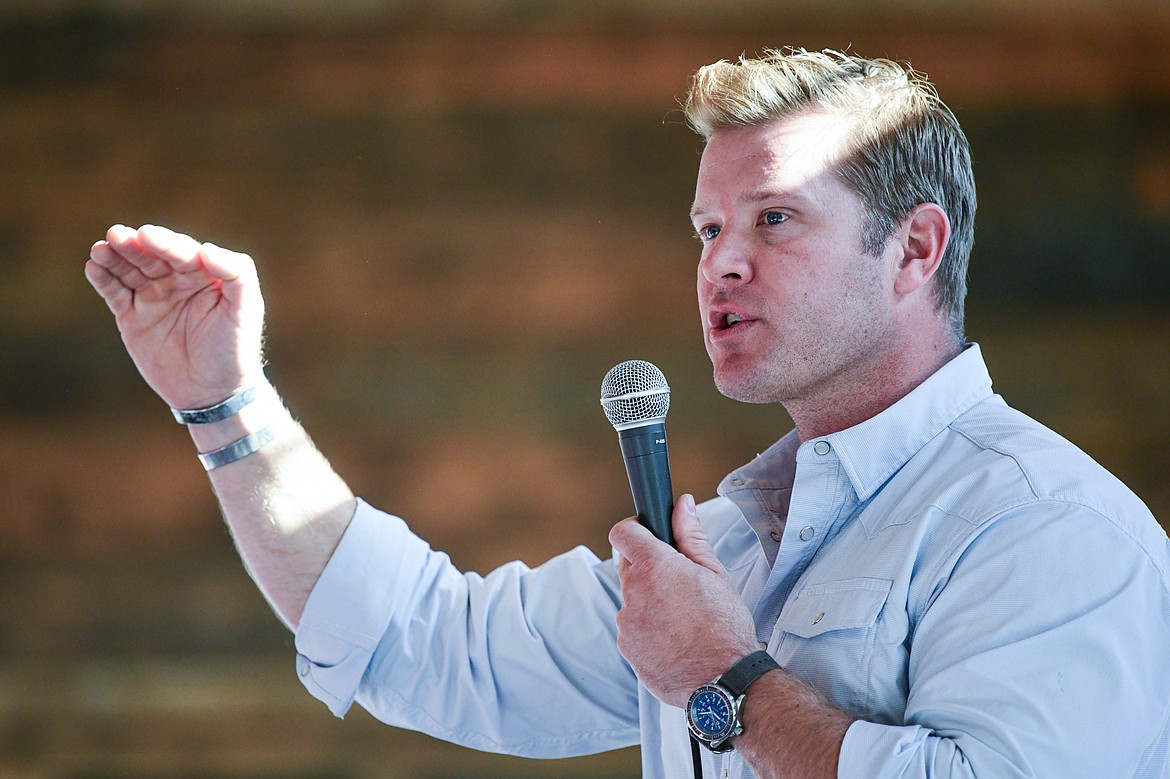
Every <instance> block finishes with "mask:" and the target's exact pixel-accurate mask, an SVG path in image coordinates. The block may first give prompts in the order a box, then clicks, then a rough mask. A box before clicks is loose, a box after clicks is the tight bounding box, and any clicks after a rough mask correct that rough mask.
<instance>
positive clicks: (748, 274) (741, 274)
mask: <svg viewBox="0 0 1170 779" xmlns="http://www.w3.org/2000/svg"><path fill="white" fill-rule="evenodd" d="M699 273H700V274H701V276H702V277H703V278H704V279H706V280H707V281H709V282H710V283H712V284H727V283H729V282H737V281H738V282H744V283H746V282H748V281H751V279H752V250H751V245H750V242H749V241H748V240H747V239H746V238H745V237H743V236H741V235H738V234H736V233H735V232H733V231H731V230H729V229H726V228H725V229H724V230H723V231H722V232H720V233H719V234H718V235H717V236H715V237H714V238H713V239H712V240H711V241H709V242H708V243H707V244H705V245H704V247H703V256H702V257H701V258H700V260H699Z"/></svg>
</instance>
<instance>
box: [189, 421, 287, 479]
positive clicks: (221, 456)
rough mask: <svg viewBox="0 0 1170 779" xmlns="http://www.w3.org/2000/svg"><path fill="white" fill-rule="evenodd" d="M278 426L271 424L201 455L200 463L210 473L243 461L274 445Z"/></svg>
mask: <svg viewBox="0 0 1170 779" xmlns="http://www.w3.org/2000/svg"><path fill="white" fill-rule="evenodd" d="M278 426H279V425H278V424H276V423H274V424H271V425H269V426H268V427H264V428H261V429H259V430H257V431H256V432H255V433H252V434H251V435H246V436H244V437H243V438H241V439H240V440H239V441H236V442H234V443H230V444H228V445H227V446H223V447H220V448H219V449H214V450H212V451H210V452H204V453H201V454H200V455H199V462H201V463H203V468H204V470H208V471H210V470H212V469H214V468H219V467H220V466H223V465H227V464H229V463H234V462H235V461H236V460H242V459H244V458H245V457H247V456H248V455H250V454H253V453H255V452H258V451H260V450H261V449H263V448H264V447H265V446H267V445H268V444H270V443H272V441H274V440H275V439H276V436H277V433H278V432H279V430H278V429H277V428H278Z"/></svg>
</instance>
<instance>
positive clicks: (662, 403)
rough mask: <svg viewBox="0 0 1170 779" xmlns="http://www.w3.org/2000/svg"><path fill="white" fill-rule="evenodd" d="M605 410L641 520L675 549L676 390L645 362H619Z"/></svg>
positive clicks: (605, 391) (604, 385) (606, 390)
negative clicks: (672, 452) (669, 434)
mask: <svg viewBox="0 0 1170 779" xmlns="http://www.w3.org/2000/svg"><path fill="white" fill-rule="evenodd" d="M601 407H602V409H603V410H604V411H605V416H606V419H608V420H609V422H610V424H612V425H613V426H614V429H615V430H617V433H618V441H619V442H620V444H621V448H622V457H623V458H624V459H625V462H626V475H627V476H628V477H629V480H630V491H631V492H632V493H633V496H634V511H635V513H637V515H638V521H639V522H641V523H642V524H643V525H644V526H645V527H647V528H648V529H649V530H650V532H651V533H653V534H654V535H655V536H656V537H657V538H659V539H660V540H662V541H665V542H666V543H668V544H670V545H671V546H674V545H675V542H674V532H673V530H672V529H671V515H672V514H673V512H674V491H673V489H672V488H671V484H670V458H669V456H668V454H667V450H666V412H667V410H668V409H669V408H670V387H669V386H668V385H667V383H666V377H665V376H663V375H662V371H660V370H658V368H657V367H656V366H654V365H653V364H651V363H648V362H646V361H645V360H627V361H625V362H623V363H619V364H618V365H615V366H614V367H613V368H612V369H610V371H609V373H607V374H606V375H605V379H604V380H603V381H602V382H601Z"/></svg>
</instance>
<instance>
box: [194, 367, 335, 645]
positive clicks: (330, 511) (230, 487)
mask: <svg viewBox="0 0 1170 779" xmlns="http://www.w3.org/2000/svg"><path fill="white" fill-rule="evenodd" d="M268 425H274V426H275V428H274V429H275V430H276V431H277V435H276V438H275V439H274V440H273V441H271V442H270V443H268V444H267V445H265V446H264V447H263V448H261V449H260V450H259V451H257V452H255V453H253V454H250V455H248V456H247V457H244V458H242V459H240V460H237V461H236V462H233V463H229V464H227V465H223V466H221V467H218V468H215V469H213V470H211V471H210V472H209V473H208V475H209V476H210V478H211V484H212V487H213V489H214V490H215V494H216V497H217V498H218V500H219V503H220V506H221V508H222V510H223V514H224V518H225V520H226V521H227V524H228V527H229V529H230V530H231V533H232V537H233V538H234V539H235V542H236V546H237V547H238V549H239V551H240V556H241V557H242V558H243V560H244V564H245V566H246V567H247V569H248V572H249V574H250V575H251V576H252V578H253V579H254V580H255V581H256V584H257V585H258V586H259V588H260V590H261V592H263V593H264V596H265V597H266V598H267V599H268V601H269V603H270V604H271V605H272V607H273V609H275V611H276V612H277V614H278V615H279V616H280V617H281V619H283V620H284V621H285V623H286V624H288V625H289V626H290V627H293V628H295V627H296V626H297V625H298V624H299V622H300V617H301V612H302V611H303V610H304V607H305V601H306V600H307V599H308V596H309V593H310V592H311V591H312V589H313V585H314V584H315V583H316V581H317V579H318V577H319V576H320V574H321V571H322V570H324V568H325V565H326V563H328V561H329V558H330V556H331V555H332V553H333V550H334V549H335V548H336V547H337V544H338V542H339V541H340V540H341V536H342V534H344V532H345V529H346V527H347V526H348V524H349V521H350V519H351V518H352V517H353V513H354V509H355V506H356V503H355V500H354V496H353V493H352V492H350V490H349V488H348V487H347V486H346V484H345V482H344V481H342V480H341V478H340V477H339V476H338V475H337V474H336V473H335V472H334V470H333V468H332V467H331V466H330V465H329V463H328V461H327V460H326V459H325V457H324V456H323V455H322V454H321V453H320V452H319V451H317V449H316V447H314V446H313V443H312V441H311V440H310V439H309V437H308V434H306V433H305V431H304V429H303V428H302V427H301V426H300V425H299V424H298V423H297V422H296V421H295V420H294V419H293V418H292V415H291V414H290V413H289V411H288V410H287V409H286V408H285V406H284V404H283V403H282V402H281V400H280V398H279V397H278V396H277V394H276V391H275V390H273V389H272V388H271V387H269V386H263V387H262V390H261V395H260V397H258V398H257V400H255V401H254V402H253V403H251V404H250V405H248V406H246V407H245V408H244V409H243V410H241V411H240V412H239V413H238V414H235V415H233V416H231V417H228V418H227V419H225V420H222V421H220V422H214V423H211V424H203V425H190V426H189V428H188V429H189V430H190V432H191V438H192V439H193V440H194V442H195V446H196V448H197V449H198V451H200V452H208V451H213V450H215V449H218V448H220V447H222V446H225V445H227V444H230V443H232V442H234V441H237V440H239V439H241V438H243V437H245V436H247V435H249V434H251V433H254V432H256V431H258V430H260V429H262V428H264V427H266V426H268Z"/></svg>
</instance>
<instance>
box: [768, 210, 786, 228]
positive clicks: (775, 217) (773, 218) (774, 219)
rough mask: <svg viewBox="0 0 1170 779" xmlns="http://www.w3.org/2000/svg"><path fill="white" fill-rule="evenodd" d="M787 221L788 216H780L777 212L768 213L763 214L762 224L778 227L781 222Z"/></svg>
mask: <svg viewBox="0 0 1170 779" xmlns="http://www.w3.org/2000/svg"><path fill="white" fill-rule="evenodd" d="M787 221H788V214H782V213H780V212H779V211H769V212H767V213H766V214H764V224H769V225H778V224H780V223H781V222H787Z"/></svg>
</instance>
